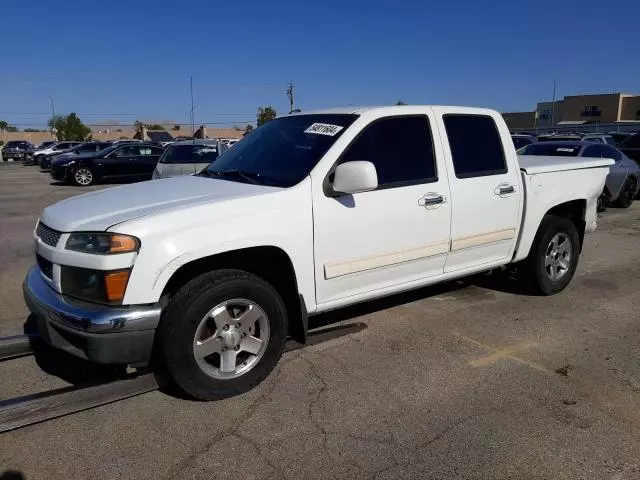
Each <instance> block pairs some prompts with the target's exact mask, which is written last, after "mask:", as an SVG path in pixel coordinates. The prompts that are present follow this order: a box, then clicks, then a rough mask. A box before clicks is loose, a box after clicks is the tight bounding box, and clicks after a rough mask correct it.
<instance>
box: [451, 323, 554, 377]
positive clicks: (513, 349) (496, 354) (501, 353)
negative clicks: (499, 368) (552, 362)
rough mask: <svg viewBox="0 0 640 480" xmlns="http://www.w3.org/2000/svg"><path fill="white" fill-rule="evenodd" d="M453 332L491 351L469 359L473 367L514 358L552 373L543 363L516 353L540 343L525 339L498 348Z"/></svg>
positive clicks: (468, 341) (536, 368)
mask: <svg viewBox="0 0 640 480" xmlns="http://www.w3.org/2000/svg"><path fill="white" fill-rule="evenodd" d="M451 333H452V334H453V335H454V336H456V337H458V338H460V339H461V340H464V341H465V342H467V343H471V344H473V345H475V346H477V347H481V348H483V349H485V350H487V351H488V352H491V353H490V354H489V355H487V356H485V357H482V358H479V359H477V360H471V361H469V365H471V366H472V367H484V366H486V365H491V364H492V363H495V362H497V361H498V360H504V359H507V360H514V361H516V362H519V363H521V364H523V365H527V366H528V367H531V368H533V369H535V370H538V371H541V372H545V373H552V372H551V370H549V369H548V368H546V367H544V366H542V365H539V364H537V363H535V362H531V361H529V360H525V359H523V358H520V357H517V356H515V355H514V354H515V353H518V352H520V351H522V350H526V349H528V348H531V347H535V346H537V345H538V344H537V343H535V342H531V341H525V342H520V343H516V344H515V345H510V346H507V347H505V348H502V349H497V348H495V347H492V346H490V345H486V344H484V343H482V342H479V341H478V340H474V339H473V338H470V337H467V336H465V335H461V334H459V333H458V332H451Z"/></svg>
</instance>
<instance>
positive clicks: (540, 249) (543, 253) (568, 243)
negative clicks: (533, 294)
mask: <svg viewBox="0 0 640 480" xmlns="http://www.w3.org/2000/svg"><path fill="white" fill-rule="evenodd" d="M579 256H580V237H579V235H578V230H577V228H576V226H575V224H574V223H573V222H572V221H571V220H569V219H567V218H564V217H558V216H555V215H547V216H545V217H544V218H543V219H542V222H541V224H540V228H539V229H538V232H537V233H536V237H535V239H534V241H533V245H532V246H531V251H530V252H529V256H528V257H527V259H526V260H525V262H524V263H525V272H526V276H527V278H528V280H529V281H530V282H531V284H532V286H533V287H534V288H535V290H536V291H537V292H538V293H540V294H542V295H554V294H556V293H558V292H561V291H562V290H564V289H565V287H566V286H567V285H569V282H570V281H571V279H572V278H573V275H574V274H575V272H576V268H577V266H578V258H579Z"/></svg>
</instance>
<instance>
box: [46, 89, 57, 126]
mask: <svg viewBox="0 0 640 480" xmlns="http://www.w3.org/2000/svg"><path fill="white" fill-rule="evenodd" d="M47 98H48V99H49V100H51V131H52V132H53V133H54V135H55V133H56V109H55V108H54V106H53V97H47Z"/></svg>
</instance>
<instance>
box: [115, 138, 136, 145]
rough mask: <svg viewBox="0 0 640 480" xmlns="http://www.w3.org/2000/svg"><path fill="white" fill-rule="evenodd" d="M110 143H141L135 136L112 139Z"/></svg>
mask: <svg viewBox="0 0 640 480" xmlns="http://www.w3.org/2000/svg"><path fill="white" fill-rule="evenodd" d="M111 143H112V144H113V145H117V144H119V143H142V140H139V139H137V138H121V139H120V140H112V141H111Z"/></svg>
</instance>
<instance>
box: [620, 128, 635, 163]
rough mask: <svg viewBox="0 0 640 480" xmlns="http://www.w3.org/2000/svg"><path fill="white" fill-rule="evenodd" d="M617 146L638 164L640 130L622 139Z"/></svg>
mask: <svg viewBox="0 0 640 480" xmlns="http://www.w3.org/2000/svg"><path fill="white" fill-rule="evenodd" d="M619 148H620V150H622V151H623V152H624V154H625V155H626V156H627V157H629V158H632V159H633V160H635V161H636V162H637V163H639V164H640V132H638V133H636V134H634V135H631V136H630V137H629V138H627V139H626V140H625V141H623V142H622V143H621V144H620V146H619Z"/></svg>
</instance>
